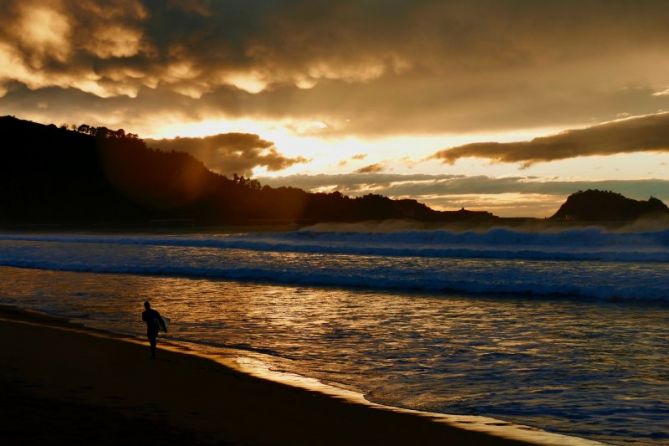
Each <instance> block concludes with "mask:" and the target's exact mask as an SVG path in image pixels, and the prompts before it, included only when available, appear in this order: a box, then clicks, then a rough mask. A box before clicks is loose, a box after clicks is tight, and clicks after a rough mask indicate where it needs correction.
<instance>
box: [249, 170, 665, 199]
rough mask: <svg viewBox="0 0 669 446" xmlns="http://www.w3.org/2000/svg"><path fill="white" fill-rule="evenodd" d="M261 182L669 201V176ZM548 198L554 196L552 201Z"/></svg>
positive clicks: (395, 193) (440, 194)
mask: <svg viewBox="0 0 669 446" xmlns="http://www.w3.org/2000/svg"><path fill="white" fill-rule="evenodd" d="M258 180H259V181H260V182H261V183H263V184H267V185H270V186H274V187H278V186H295V187H300V188H303V189H306V190H332V191H334V190H339V191H340V192H342V193H344V194H347V195H353V196H357V195H363V194H367V193H372V192H373V193H379V194H383V195H387V196H390V197H395V198H404V197H411V198H415V199H418V200H420V201H426V202H428V201H431V202H434V201H435V200H437V201H439V200H441V201H443V200H453V199H454V197H468V198H467V199H468V200H469V201H472V200H474V198H473V197H476V196H486V197H487V202H488V203H493V202H494V198H493V197H495V196H501V195H504V194H506V195H507V196H515V197H516V200H517V203H516V205H517V206H518V205H519V204H518V203H521V204H522V202H523V200H525V199H526V198H527V197H530V196H535V197H542V198H541V199H542V200H548V201H550V202H552V203H560V202H561V201H562V200H563V199H564V197H566V196H567V195H569V194H572V193H574V192H576V191H579V190H586V189H602V190H613V191H615V192H619V193H622V194H623V195H626V196H629V197H632V198H636V199H647V198H648V197H650V196H654V197H657V198H659V199H661V200H669V180H662V179H646V180H603V181H562V180H545V179H540V178H537V177H501V178H495V177H488V176H483V175H476V176H466V175H425V174H408V175H404V174H389V173H350V174H341V175H326V174H319V175H289V176H283V177H273V178H270V177H260V178H258ZM547 196H552V197H553V198H550V199H548V198H546V197H547ZM449 197H450V198H449ZM479 201H480V200H479Z"/></svg>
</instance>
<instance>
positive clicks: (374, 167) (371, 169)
mask: <svg viewBox="0 0 669 446" xmlns="http://www.w3.org/2000/svg"><path fill="white" fill-rule="evenodd" d="M382 170H383V166H382V165H381V164H379V163H376V164H370V165H368V166H365V167H361V168H360V169H358V170H356V171H355V172H356V173H376V172H381V171H382Z"/></svg>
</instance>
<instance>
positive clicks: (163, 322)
mask: <svg viewBox="0 0 669 446" xmlns="http://www.w3.org/2000/svg"><path fill="white" fill-rule="evenodd" d="M158 322H159V323H160V331H164V332H165V333H167V329H168V328H169V327H170V319H169V318H167V317H165V316H160V318H159V319H158Z"/></svg>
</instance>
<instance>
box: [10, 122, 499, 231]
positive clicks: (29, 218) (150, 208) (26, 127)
mask: <svg viewBox="0 0 669 446" xmlns="http://www.w3.org/2000/svg"><path fill="white" fill-rule="evenodd" d="M74 128H75V130H68V129H67V126H65V127H64V128H61V129H59V128H56V127H55V126H46V125H41V124H36V123H33V122H29V121H22V120H19V119H16V118H13V117H2V118H0V134H2V135H3V138H5V139H6V141H10V142H9V143H8V144H5V145H3V147H2V150H1V151H0V157H1V158H2V163H0V222H2V223H5V224H6V223H10V224H12V223H14V224H16V223H26V222H28V223H59V224H63V223H76V224H92V223H95V224H116V223H125V224H146V223H148V222H151V221H155V220H168V221H188V222H191V223H197V224H230V223H234V224H246V223H263V222H266V223H315V222H325V221H349V222H350V221H361V220H382V219H414V220H419V221H444V222H448V221H461V220H463V219H465V220H466V219H471V220H473V221H494V220H495V219H496V217H494V216H493V215H492V214H489V213H486V212H468V213H466V214H462V213H461V212H440V211H435V210H433V209H430V208H429V207H427V206H425V205H424V204H421V203H418V202H417V201H415V200H391V199H390V198H388V197H384V196H381V195H373V194H370V195H366V196H363V197H358V198H350V197H347V196H345V195H342V194H341V193H339V192H333V193H330V194H322V193H309V192H305V191H303V190H301V189H297V188H291V187H279V188H271V187H268V186H262V185H261V184H260V183H259V182H258V181H257V180H253V179H249V178H245V177H243V176H238V175H235V176H233V178H232V179H229V178H227V177H225V176H222V175H219V174H216V173H214V172H211V171H210V170H208V169H207V168H206V167H205V166H204V164H202V162H200V161H198V160H196V159H195V158H193V157H192V156H191V155H189V154H186V153H183V152H163V151H159V150H153V149H151V148H149V147H147V146H146V144H145V143H144V141H143V140H141V139H139V138H138V137H137V135H135V134H132V133H126V132H125V131H124V130H122V129H119V130H111V129H108V128H106V127H94V126H90V125H86V124H82V125H79V126H74Z"/></svg>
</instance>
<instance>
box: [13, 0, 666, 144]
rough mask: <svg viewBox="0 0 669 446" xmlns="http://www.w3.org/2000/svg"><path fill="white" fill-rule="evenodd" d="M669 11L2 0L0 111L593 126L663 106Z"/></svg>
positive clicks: (376, 128) (422, 128)
mask: <svg viewBox="0 0 669 446" xmlns="http://www.w3.org/2000/svg"><path fill="white" fill-rule="evenodd" d="M668 21H669V8H667V7H666V3H665V2H663V1H661V0H656V1H652V0H646V1H638V0H634V1H633V0H627V1H625V0H623V1H616V2H610V1H606V0H597V1H596V0H579V1H576V0H564V1H560V2H527V1H525V0H497V1H491V0H471V1H468V2H444V1H439V0H393V1H388V0H370V1H365V2H359V1H356V0H341V1H337V2H333V1H325V0H308V1H307V0H281V1H277V0H264V1H263V0H258V1H254V2H248V1H246V0H226V1H224V2H223V1H220V2H212V1H205V0H169V1H164V0H144V1H139V0H115V1H106V0H4V1H2V2H1V3H0V93H5V92H6V95H5V96H4V97H2V98H0V112H1V113H8V114H19V115H24V116H28V117H34V116H43V117H44V119H46V120H48V119H52V120H56V118H55V116H57V115H58V116H61V115H64V116H70V117H71V119H74V120H76V121H78V122H82V121H88V122H90V123H91V124H98V123H104V124H108V123H109V122H111V121H113V122H115V123H117V124H118V126H123V127H126V128H130V127H132V126H136V123H137V122H140V121H142V119H144V120H146V119H147V118H149V117H150V118H155V117H160V116H163V115H165V116H178V117H180V118H183V119H184V120H187V119H193V120H195V119H199V118H200V117H202V116H208V117H210V116H220V117H224V116H227V117H250V118H265V119H283V118H294V119H308V120H321V121H323V122H325V123H326V124H328V127H327V128H326V129H323V130H319V132H320V133H322V134H346V133H348V134H354V133H355V134H389V133H396V134H406V133H444V132H464V131H471V130H498V129H512V128H520V127H522V128H527V127H536V126H567V125H573V124H582V123H584V122H602V121H606V120H611V119H613V118H615V117H616V116H617V115H618V114H619V113H629V114H631V115H639V114H648V113H654V112H657V110H658V109H662V108H665V109H666V108H669V95H656V94H655V93H657V92H662V91H665V90H666V89H667V87H668V86H669V75H667V73H668V72H669V70H667V69H666V68H667V66H666V52H667V49H668V48H667V47H668V46H669V43H668V42H669V27H667V26H666V23H667V22H668ZM565 30H568V32H565ZM5 90H6V91H5ZM54 90H58V92H59V93H58V95H57V96H59V98H60V99H58V100H55V99H54V93H53V91H54ZM169 99H173V100H169ZM40 104H41V105H40Z"/></svg>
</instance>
